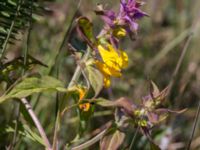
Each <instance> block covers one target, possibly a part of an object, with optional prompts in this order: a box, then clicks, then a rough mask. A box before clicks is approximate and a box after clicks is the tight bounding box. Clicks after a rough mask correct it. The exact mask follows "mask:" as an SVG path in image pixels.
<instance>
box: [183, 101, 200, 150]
mask: <svg viewBox="0 0 200 150" xmlns="http://www.w3.org/2000/svg"><path fill="white" fill-rule="evenodd" d="M199 115H200V101H199V105H198V109H197V112H196V115H195V118H194V124H193V128H192V133H191V136H190V139H189V142H188V145H187V148H186V150H190V145H191V143H192V139H193V137H194V133H195V129H196V126H197V122H198V119H199Z"/></svg>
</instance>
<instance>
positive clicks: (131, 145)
mask: <svg viewBox="0 0 200 150" xmlns="http://www.w3.org/2000/svg"><path fill="white" fill-rule="evenodd" d="M138 130H139V126H138V127H137V129H136V131H135V134H134V135H133V138H132V140H131V144H130V146H129V148H128V149H129V150H131V149H132V147H133V144H134V142H135V139H136V137H137V134H138Z"/></svg>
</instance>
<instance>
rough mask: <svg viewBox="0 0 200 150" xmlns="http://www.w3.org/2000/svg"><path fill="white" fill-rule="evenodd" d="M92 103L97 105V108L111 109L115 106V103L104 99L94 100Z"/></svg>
mask: <svg viewBox="0 0 200 150" xmlns="http://www.w3.org/2000/svg"><path fill="white" fill-rule="evenodd" d="M94 103H95V104H97V105H99V106H102V107H113V106H116V103H115V101H110V100H107V99H104V98H98V99H95V100H94Z"/></svg>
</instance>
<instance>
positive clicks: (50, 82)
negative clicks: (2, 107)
mask: <svg viewBox="0 0 200 150" xmlns="http://www.w3.org/2000/svg"><path fill="white" fill-rule="evenodd" d="M45 91H60V92H67V90H66V89H65V88H64V85H63V83H62V82H61V81H59V80H57V79H56V78H53V77H50V76H43V77H29V78H25V79H24V80H23V81H21V82H20V83H19V84H17V85H16V86H15V87H14V88H13V89H12V90H11V91H10V92H9V93H7V94H6V95H3V96H1V97H0V103H2V102H4V101H5V100H8V99H12V98H19V99H20V98H24V97H27V96H29V95H32V94H34V93H40V92H45Z"/></svg>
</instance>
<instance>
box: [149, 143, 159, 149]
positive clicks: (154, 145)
mask: <svg viewBox="0 0 200 150" xmlns="http://www.w3.org/2000/svg"><path fill="white" fill-rule="evenodd" d="M150 148H151V149H150V150H161V149H160V147H159V146H158V145H156V144H155V143H154V142H150Z"/></svg>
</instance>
